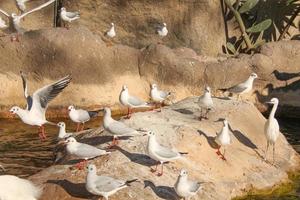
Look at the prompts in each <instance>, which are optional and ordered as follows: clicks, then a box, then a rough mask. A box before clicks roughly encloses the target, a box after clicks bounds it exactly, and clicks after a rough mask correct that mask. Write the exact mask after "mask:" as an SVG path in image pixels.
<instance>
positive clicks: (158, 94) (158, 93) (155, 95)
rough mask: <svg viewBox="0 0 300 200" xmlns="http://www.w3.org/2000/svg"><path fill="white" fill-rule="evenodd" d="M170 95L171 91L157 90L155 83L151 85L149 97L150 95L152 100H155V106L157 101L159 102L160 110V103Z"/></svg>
mask: <svg viewBox="0 0 300 200" xmlns="http://www.w3.org/2000/svg"><path fill="white" fill-rule="evenodd" d="M170 95H171V92H166V91H162V90H159V89H158V87H157V85H156V84H152V85H151V91H150V97H151V99H152V101H154V102H155V107H156V104H157V103H158V104H159V106H160V111H161V107H162V104H163V103H164V101H165V100H166V99H167V98H169V97H170Z"/></svg>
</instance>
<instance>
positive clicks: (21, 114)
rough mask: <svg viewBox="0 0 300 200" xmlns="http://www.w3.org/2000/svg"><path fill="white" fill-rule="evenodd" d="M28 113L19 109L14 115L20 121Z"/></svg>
mask: <svg viewBox="0 0 300 200" xmlns="http://www.w3.org/2000/svg"><path fill="white" fill-rule="evenodd" d="M27 113H28V111H27V110H24V109H21V108H19V111H18V112H17V113H16V115H18V116H19V117H20V118H21V119H23V118H25V117H26V114H27Z"/></svg>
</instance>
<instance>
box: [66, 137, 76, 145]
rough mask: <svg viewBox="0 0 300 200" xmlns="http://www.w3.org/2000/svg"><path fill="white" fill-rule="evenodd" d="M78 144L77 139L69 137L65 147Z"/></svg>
mask: <svg viewBox="0 0 300 200" xmlns="http://www.w3.org/2000/svg"><path fill="white" fill-rule="evenodd" d="M76 142H77V141H76V139H75V138H73V137H69V138H68V139H66V140H65V142H64V144H65V145H68V144H74V143H76Z"/></svg>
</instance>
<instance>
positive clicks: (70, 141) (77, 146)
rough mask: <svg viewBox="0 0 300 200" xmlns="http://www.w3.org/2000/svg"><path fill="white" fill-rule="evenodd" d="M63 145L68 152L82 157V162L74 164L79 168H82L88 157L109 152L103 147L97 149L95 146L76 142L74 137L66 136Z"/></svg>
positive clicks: (91, 157)
mask: <svg viewBox="0 0 300 200" xmlns="http://www.w3.org/2000/svg"><path fill="white" fill-rule="evenodd" d="M65 145H66V146H67V148H66V149H67V152H68V154H70V155H73V156H76V157H77V158H80V159H83V161H82V162H80V163H78V164H77V165H76V166H77V167H78V168H79V169H82V167H83V166H84V165H85V164H86V162H87V160H89V159H93V158H96V157H99V156H103V155H107V154H110V152H107V151H105V150H103V149H98V148H97V147H94V146H91V145H88V144H84V143H80V142H77V141H76V139H75V138H74V137H69V138H67V139H66V140H65Z"/></svg>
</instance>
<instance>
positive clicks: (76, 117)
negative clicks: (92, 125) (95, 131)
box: [68, 105, 100, 132]
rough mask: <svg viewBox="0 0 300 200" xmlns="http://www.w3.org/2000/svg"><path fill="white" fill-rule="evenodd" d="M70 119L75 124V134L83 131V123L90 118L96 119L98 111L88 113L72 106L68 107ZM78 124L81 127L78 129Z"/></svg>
mask: <svg viewBox="0 0 300 200" xmlns="http://www.w3.org/2000/svg"><path fill="white" fill-rule="evenodd" d="M68 111H69V117H70V119H71V120H72V121H73V122H75V123H77V128H76V132H77V131H80V130H83V129H84V123H85V122H87V121H89V120H90V119H91V118H93V117H96V116H97V115H98V113H99V111H100V110H96V111H88V110H83V109H75V107H74V106H73V105H71V106H69V107H68ZM80 124H82V127H81V128H80Z"/></svg>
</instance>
